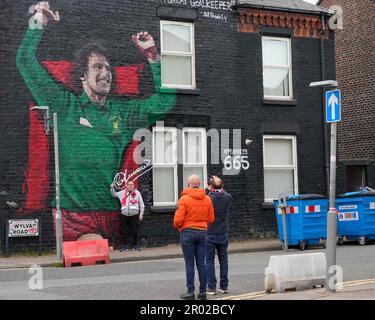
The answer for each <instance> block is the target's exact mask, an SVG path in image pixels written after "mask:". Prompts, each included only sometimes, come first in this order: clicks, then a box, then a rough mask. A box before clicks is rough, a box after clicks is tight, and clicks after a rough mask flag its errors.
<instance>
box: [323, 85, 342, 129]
mask: <svg viewBox="0 0 375 320" xmlns="http://www.w3.org/2000/svg"><path fill="white" fill-rule="evenodd" d="M326 121H327V122H328V123H331V122H339V121H341V91H340V90H339V89H337V90H333V91H327V92H326Z"/></svg>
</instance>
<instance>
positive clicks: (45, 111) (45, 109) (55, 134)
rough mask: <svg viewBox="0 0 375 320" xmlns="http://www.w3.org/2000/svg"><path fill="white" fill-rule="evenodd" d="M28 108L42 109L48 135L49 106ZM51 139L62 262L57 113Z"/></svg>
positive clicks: (54, 117)
mask: <svg viewBox="0 0 375 320" xmlns="http://www.w3.org/2000/svg"><path fill="white" fill-rule="evenodd" d="M30 110H42V111H43V118H44V130H45V133H46V135H49V121H50V120H51V119H50V117H49V107H48V106H35V107H32V108H31V109H30ZM53 141H54V150H55V179H56V217H55V220H56V228H55V229H56V230H55V235H56V258H57V261H58V262H62V242H63V235H62V221H61V208H60V168H59V139H58V128H57V113H54V114H53Z"/></svg>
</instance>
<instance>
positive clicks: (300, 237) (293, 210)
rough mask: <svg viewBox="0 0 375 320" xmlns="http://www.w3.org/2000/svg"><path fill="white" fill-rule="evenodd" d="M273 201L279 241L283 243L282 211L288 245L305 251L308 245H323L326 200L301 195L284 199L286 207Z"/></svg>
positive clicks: (317, 195)
mask: <svg viewBox="0 0 375 320" xmlns="http://www.w3.org/2000/svg"><path fill="white" fill-rule="evenodd" d="M279 202H280V201H279V200H274V205H275V210H276V217H277V227H278V232H279V237H280V241H281V242H282V243H284V242H285V241H284V230H283V218H282V216H283V211H284V212H285V227H286V237H287V239H286V240H287V241H286V242H287V243H288V245H293V246H299V247H300V249H301V250H305V249H306V248H307V246H309V245H318V244H323V245H325V240H326V238H327V211H328V200H327V199H326V198H325V197H324V196H322V195H319V194H302V195H295V196H289V197H287V198H286V207H285V208H281V207H282V206H284V205H281V206H280V205H279Z"/></svg>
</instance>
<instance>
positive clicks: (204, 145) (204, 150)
mask: <svg viewBox="0 0 375 320" xmlns="http://www.w3.org/2000/svg"><path fill="white" fill-rule="evenodd" d="M185 132H195V133H200V134H201V138H202V162H201V163H185V143H186V142H185ZM185 167H186V168H197V167H202V168H203V181H202V185H201V186H202V187H203V188H204V186H205V185H206V183H207V131H206V129H205V128H190V127H187V128H183V129H182V170H184V168H185Z"/></svg>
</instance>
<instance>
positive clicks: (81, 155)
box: [16, 2, 176, 240]
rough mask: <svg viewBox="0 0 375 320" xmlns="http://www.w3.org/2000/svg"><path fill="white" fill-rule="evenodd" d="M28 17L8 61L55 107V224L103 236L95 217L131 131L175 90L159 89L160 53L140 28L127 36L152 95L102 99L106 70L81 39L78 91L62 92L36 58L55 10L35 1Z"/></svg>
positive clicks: (101, 56)
mask: <svg viewBox="0 0 375 320" xmlns="http://www.w3.org/2000/svg"><path fill="white" fill-rule="evenodd" d="M32 19H33V20H31V21H32V22H34V23H35V24H34V25H31V26H30V24H29V28H28V30H27V31H26V34H25V35H24V38H23V40H22V42H21V44H20V46H19V49H18V53H17V57H16V64H17V67H18V69H19V71H20V73H21V75H22V77H23V80H24V82H25V84H26V86H27V87H28V89H29V90H30V92H31V94H32V96H33V98H34V100H35V102H36V103H37V105H39V106H48V107H49V109H50V114H51V115H52V113H53V112H57V114H58V117H59V153H60V154H59V158H60V190H61V208H62V209H63V228H67V229H69V230H70V233H69V232H68V233H66V232H65V233H64V240H76V239H74V238H78V237H79V236H80V235H81V234H83V233H105V232H103V230H104V229H107V227H108V226H104V224H106V223H108V221H107V219H106V218H105V216H103V215H105V213H108V212H116V211H117V210H118V204H117V202H116V201H114V199H113V198H112V197H111V194H110V192H109V187H108V186H110V185H111V183H112V180H113V177H114V175H115V174H116V173H117V172H118V171H119V170H120V167H121V163H122V161H123V155H124V151H125V150H126V148H127V146H128V145H129V143H131V142H132V138H133V134H134V131H135V130H137V129H138V128H141V127H146V126H148V125H150V124H152V123H153V122H155V121H156V120H157V117H160V115H164V114H166V113H167V112H168V111H169V110H170V109H171V108H172V107H173V106H174V105H175V102H176V95H175V94H174V93H173V91H171V93H166V94H165V93H163V94H161V93H159V88H160V86H161V75H160V55H159V53H158V50H157V49H156V46H155V42H154V40H153V38H152V36H151V35H150V34H149V33H148V32H140V33H137V34H134V35H133V37H132V40H133V42H134V45H135V46H136V48H138V49H139V51H140V52H141V53H142V54H143V55H144V56H145V57H146V58H147V59H148V61H149V64H150V67H151V70H152V75H153V79H154V85H155V93H154V94H153V95H151V96H150V97H148V98H146V99H130V100H124V99H120V98H112V97H111V98H110V97H108V94H109V92H110V89H111V84H112V72H111V68H110V62H109V59H108V57H107V56H106V52H105V50H104V49H103V48H102V47H101V45H99V44H98V43H89V44H87V45H85V46H84V47H82V48H81V50H80V51H79V52H78V54H77V56H76V61H75V64H74V72H73V77H74V79H73V81H75V82H77V81H78V83H79V84H81V86H82V93H81V94H80V95H76V94H74V93H72V92H70V91H69V90H68V89H67V88H65V86H63V85H62V84H60V83H57V82H55V81H54V80H53V79H52V78H51V76H50V74H49V73H48V71H47V70H46V69H45V68H44V67H43V65H41V64H40V63H39V62H38V60H37V58H36V53H37V50H38V44H39V43H40V41H41V39H42V37H43V32H44V29H45V28H47V27H48V25H49V24H50V23H51V22H54V23H58V22H59V20H60V16H59V13H58V12H53V11H51V9H50V8H49V5H48V2H39V3H38V4H37V5H36V9H35V14H34V16H33V17H32ZM36 25H39V26H41V27H40V28H35V26H36ZM152 115H155V116H152ZM156 115H157V116H156ZM52 206H53V207H54V206H55V204H54V203H53V204H52ZM64 223H65V225H64Z"/></svg>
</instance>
